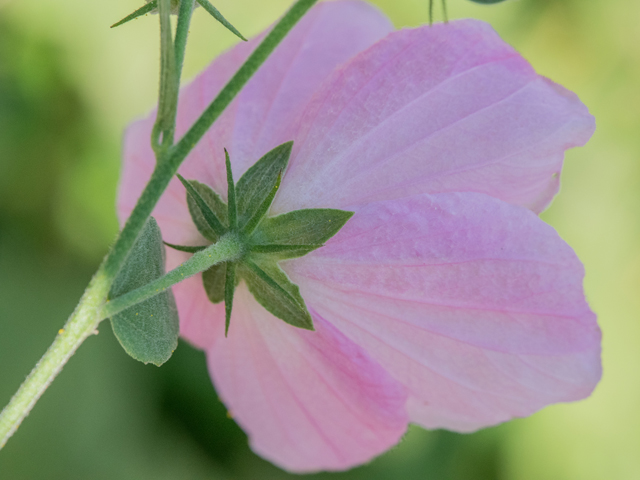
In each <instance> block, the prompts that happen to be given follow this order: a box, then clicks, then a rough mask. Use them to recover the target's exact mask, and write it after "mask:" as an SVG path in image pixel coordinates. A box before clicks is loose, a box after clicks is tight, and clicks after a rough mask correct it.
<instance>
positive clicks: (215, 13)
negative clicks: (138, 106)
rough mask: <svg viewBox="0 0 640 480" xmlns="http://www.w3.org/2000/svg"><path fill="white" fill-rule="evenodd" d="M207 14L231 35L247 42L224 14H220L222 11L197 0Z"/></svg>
mask: <svg viewBox="0 0 640 480" xmlns="http://www.w3.org/2000/svg"><path fill="white" fill-rule="evenodd" d="M196 1H197V2H198V3H199V4H200V5H201V6H202V7H203V8H204V9H205V10H206V11H207V12H209V14H210V15H211V16H212V17H213V18H215V19H216V20H217V21H218V22H220V23H221V24H222V25H223V26H224V27H225V28H226V29H227V30H229V31H230V32H231V33H233V34H234V35H235V36H236V37H238V38H239V39H240V40H244V41H245V42H246V41H247V39H246V38H244V37H243V36H242V34H241V33H240V32H239V31H238V30H237V29H236V27H234V26H233V25H231V24H230V23H229V21H228V20H227V19H226V18H224V17H223V16H222V14H221V13H220V11H219V10H218V9H217V8H216V7H214V6H213V5H211V3H209V2H208V1H207V0H196Z"/></svg>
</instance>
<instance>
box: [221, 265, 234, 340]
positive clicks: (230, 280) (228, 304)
mask: <svg viewBox="0 0 640 480" xmlns="http://www.w3.org/2000/svg"><path fill="white" fill-rule="evenodd" d="M235 290H236V264H235V263H227V271H226V275H225V281H224V316H225V320H224V336H225V337H226V336H227V335H229V325H230V323H231V310H232V309H233V294H234V293H235Z"/></svg>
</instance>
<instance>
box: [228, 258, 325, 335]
mask: <svg viewBox="0 0 640 480" xmlns="http://www.w3.org/2000/svg"><path fill="white" fill-rule="evenodd" d="M238 274H239V275H241V276H242V278H243V279H244V280H245V281H246V282H247V286H248V287H249V291H250V292H251V294H252V295H253V296H254V297H255V299H256V300H257V301H258V303H260V305H262V306H263V307H264V308H265V309H266V310H267V311H268V312H270V313H272V314H273V315H274V316H276V317H278V318H279V319H281V320H284V321H285V322H287V323H288V324H290V325H293V326H294V327H298V328H304V329H306V330H313V329H314V328H313V320H312V319H311V315H310V314H309V311H308V310H307V306H306V304H305V303H304V300H303V298H302V296H301V295H300V289H299V288H298V286H297V285H296V284H294V283H293V282H292V281H291V280H290V279H289V277H288V276H287V274H286V273H284V272H283V271H282V269H281V268H280V267H279V266H278V264H277V263H276V262H275V261H273V260H272V259H270V258H268V257H266V256H263V255H251V256H250V257H248V258H246V259H245V260H243V261H242V262H241V263H239V264H238Z"/></svg>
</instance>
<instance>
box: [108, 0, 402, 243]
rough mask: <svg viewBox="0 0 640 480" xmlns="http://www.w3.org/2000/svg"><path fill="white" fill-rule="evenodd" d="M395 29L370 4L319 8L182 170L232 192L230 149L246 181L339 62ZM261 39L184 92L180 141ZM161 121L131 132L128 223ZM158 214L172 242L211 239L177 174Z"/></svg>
mask: <svg viewBox="0 0 640 480" xmlns="http://www.w3.org/2000/svg"><path fill="white" fill-rule="evenodd" d="M391 29H392V26H391V24H390V23H389V20H388V19H387V18H386V17H384V16H383V15H382V14H381V13H380V12H379V11H378V10H376V9H374V8H373V7H371V6H369V5H368V4H366V3H364V2H360V1H339V2H329V3H322V4H320V5H318V6H317V7H315V8H314V9H312V10H311V11H310V12H309V13H308V14H307V15H306V16H305V17H304V18H303V19H302V20H301V21H300V23H299V24H298V25H297V26H296V27H295V28H294V29H293V31H292V32H291V33H290V34H289V36H288V37H287V38H286V39H285V40H284V41H283V42H282V44H281V45H280V46H279V47H278V48H277V49H276V51H275V52H274V53H273V54H272V55H271V57H270V58H269V59H268V60H267V62H266V63H265V64H264V65H263V66H262V68H261V69H260V70H259V72H258V73H257V74H256V75H255V76H254V77H253V78H252V80H251V81H250V82H249V83H248V85H247V86H246V87H245V89H244V90H243V91H242V93H241V94H240V95H239V97H238V98H237V99H236V101H234V102H233V104H232V105H231V106H229V108H228V109H227V110H226V111H225V113H224V114H223V115H222V116H221V117H220V119H219V120H218V121H217V122H216V123H215V124H214V126H213V127H212V128H211V129H210V130H209V131H208V132H207V134H206V135H205V137H204V138H203V139H202V140H201V141H200V143H199V144H198V145H197V146H196V148H195V149H194V150H193V151H192V152H191V153H190V155H189V156H188V157H187V159H186V160H185V162H184V163H183V165H182V166H181V167H180V170H179V171H180V173H181V174H182V175H183V176H184V177H186V178H189V179H192V178H193V179H197V180H199V181H200V182H203V183H206V184H208V185H210V186H211V187H213V188H214V190H216V191H217V192H218V193H219V194H220V195H221V196H223V197H226V191H227V187H226V176H225V167H224V151H223V149H224V148H225V147H226V148H227V149H228V150H229V152H230V155H231V159H232V162H233V170H234V175H235V177H236V178H240V175H241V174H242V173H244V171H245V170H246V169H247V168H248V167H249V166H251V165H252V164H253V163H255V162H256V161H257V160H258V159H259V158H260V157H261V156H262V155H263V154H265V153H266V152H267V151H268V150H270V149H271V148H273V147H275V146H277V145H279V144H280V143H284V142H286V141H289V140H292V138H291V137H289V136H288V135H287V134H286V132H289V131H290V130H291V128H290V127H289V126H290V125H291V123H292V122H293V121H294V119H295V118H296V116H297V114H298V113H299V111H300V110H301V109H302V107H303V106H304V105H305V104H307V103H308V101H309V99H310V97H311V95H312V94H313V92H314V91H315V90H316V89H317V88H318V86H319V85H320V83H322V81H323V80H324V79H325V78H326V77H327V76H329V74H330V73H331V72H332V71H333V70H334V68H335V67H336V66H337V65H339V64H340V63H342V62H345V61H346V60H348V59H349V58H351V57H352V56H353V55H355V54H356V53H358V52H359V51H361V50H363V49H365V48H367V47H369V46H370V45H372V44H373V43H375V42H376V41H377V40H379V39H380V38H382V37H384V36H385V35H386V34H387V33H389V32H390V31H391ZM262 36H264V34H263V35H262ZM262 36H261V37H262ZM261 37H259V38H256V39H253V40H252V41H250V42H248V43H241V44H239V45H238V46H236V47H235V48H233V49H232V50H231V51H229V52H227V53H225V54H223V55H221V56H220V57H219V58H218V59H216V60H215V61H214V62H213V63H212V64H211V66H210V67H209V68H207V70H205V71H204V72H203V73H202V74H201V75H200V76H198V78H196V80H195V81H194V82H193V83H191V84H190V85H189V86H188V87H186V88H185V89H184V90H183V92H182V94H181V95H180V105H179V111H178V118H177V133H178V135H177V138H179V137H180V136H181V135H182V134H183V133H184V132H186V130H187V129H188V128H189V127H190V126H191V125H192V124H193V122H194V121H195V120H196V119H197V118H198V116H199V115H200V114H201V113H202V111H203V110H204V109H205V108H206V107H207V106H208V104H209V103H210V102H211V101H212V100H213V98H215V96H216V95H217V93H218V92H219V91H220V90H221V89H222V87H223V86H224V85H225V84H226V83H227V81H228V80H229V79H230V78H231V76H232V75H233V74H234V73H235V72H236V70H237V69H238V68H239V67H240V65H241V64H242V62H244V60H245V59H246V58H247V56H248V55H249V54H250V53H251V52H252V51H253V49H254V48H255V47H256V46H257V44H258V42H259V40H260V39H261ZM154 119H155V112H154V113H152V114H151V115H150V116H149V117H148V118H146V119H145V120H141V121H139V122H136V123H134V124H133V125H132V126H131V127H130V128H129V130H128V131H127V134H126V136H125V141H124V163H123V169H122V177H121V178H122V179H121V181H120V189H119V195H118V213H119V216H120V220H121V222H124V220H125V219H126V218H127V217H128V216H129V214H130V213H131V210H132V209H133V207H134V205H135V203H136V201H137V199H138V197H139V196H140V193H141V192H142V189H143V188H144V186H145V184H146V183H147V181H148V179H149V177H150V176H151V172H152V171H153V167H154V165H155V157H154V154H153V151H152V150H151V147H150V140H149V138H150V134H151V129H152V127H153V123H154ZM288 127H289V128H288ZM153 215H154V216H155V217H156V220H158V224H159V225H160V228H161V229H162V232H163V235H164V237H165V240H167V241H168V242H172V243H183V244H192V245H195V244H199V243H201V242H202V241H203V239H202V238H201V237H200V235H199V234H198V233H197V231H196V230H195V228H194V227H193V225H192V223H191V219H190V216H189V213H188V210H187V206H186V199H185V192H184V188H183V187H182V185H181V184H180V182H179V181H178V180H177V179H175V178H174V179H173V180H172V182H171V184H170V186H169V188H168V190H167V192H166V193H165V194H164V195H163V197H162V199H161V200H160V202H159V203H158V206H157V207H156V209H155V210H154V212H153Z"/></svg>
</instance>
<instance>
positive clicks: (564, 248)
mask: <svg viewBox="0 0 640 480" xmlns="http://www.w3.org/2000/svg"><path fill="white" fill-rule="evenodd" d="M283 268H284V269H285V270H286V271H287V273H288V274H289V275H290V276H291V278H292V280H293V281H294V282H295V283H297V284H298V285H299V286H300V289H301V293H302V296H303V297H304V298H305V301H306V302H307V304H308V305H309V306H310V308H313V309H314V310H316V311H317V312H318V313H319V314H320V315H322V316H323V317H324V318H326V319H327V320H328V321H330V322H331V323H332V324H333V325H335V326H336V327H337V328H338V329H339V330H340V331H341V332H343V333H344V334H345V335H346V336H347V337H349V338H350V339H351V340H353V341H354V342H356V343H357V344H359V345H361V346H362V347H363V348H365V349H366V350H367V351H368V352H369V353H370V354H371V355H372V356H373V357H374V358H375V359H376V360H378V361H379V362H380V363H381V364H382V365H383V366H384V367H385V368H387V369H388V371H389V372H390V373H391V374H392V375H393V376H394V377H395V378H397V379H398V380H399V381H401V382H402V383H403V384H404V385H405V386H406V387H407V389H408V390H409V392H410V394H411V396H412V400H411V401H410V402H409V404H408V406H409V409H410V414H411V419H412V421H415V422H417V423H420V424H422V425H424V426H426V427H429V428H438V427H444V428H448V429H453V430H461V431H469V430H473V429H477V428H480V427H483V426H487V425H492V424H495V423H498V422H502V421H505V420H507V419H509V418H512V417H520V416H525V415H529V414H531V413H533V412H534V411H536V410H538V409H540V408H542V407H543V406H545V405H548V404H550V403H554V402H564V401H573V400H578V399H581V398H584V397H586V396H588V395H589V394H590V393H591V391H592V390H593V388H594V387H595V385H596V383H597V382H598V380H599V378H600V373H601V372H600V331H599V329H598V326H597V324H596V317H595V315H594V314H593V313H592V312H591V311H590V310H589V307H588V305H587V303H586V301H585V298H584V293H583V288H582V279H583V276H584V270H583V267H582V265H581V263H580V261H579V260H578V259H577V257H576V256H575V254H574V253H573V251H572V250H571V248H570V247H569V246H568V245H567V244H566V243H564V242H563V241H562V240H561V239H560V238H559V237H558V235H557V234H556V232H555V231H554V230H553V228H551V227H550V226H548V225H546V224H545V223H544V222H542V221H541V220H539V219H538V218H537V217H536V216H535V214H533V213H532V212H530V211H528V210H526V209H524V208H522V207H517V206H513V205H510V204H507V203H505V202H501V201H499V200H496V199H493V198H491V197H489V196H486V195H484V194H477V193H444V194H436V195H421V196H414V197H410V198H405V199H399V200H392V201H385V202H379V203H373V204H370V205H367V206H364V207H362V208H360V209H357V211H356V214H355V216H354V217H353V218H352V219H351V220H350V221H349V222H348V223H347V224H346V226H345V227H344V228H343V229H342V230H341V231H340V232H339V233H338V234H337V235H336V236H335V237H334V238H332V239H331V240H330V241H329V242H328V244H327V245H326V246H325V247H323V248H320V249H318V250H316V251H315V252H313V253H311V254H309V255H307V256H305V257H302V258H299V259H296V260H292V261H289V262H287V263H286V264H283Z"/></svg>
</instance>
